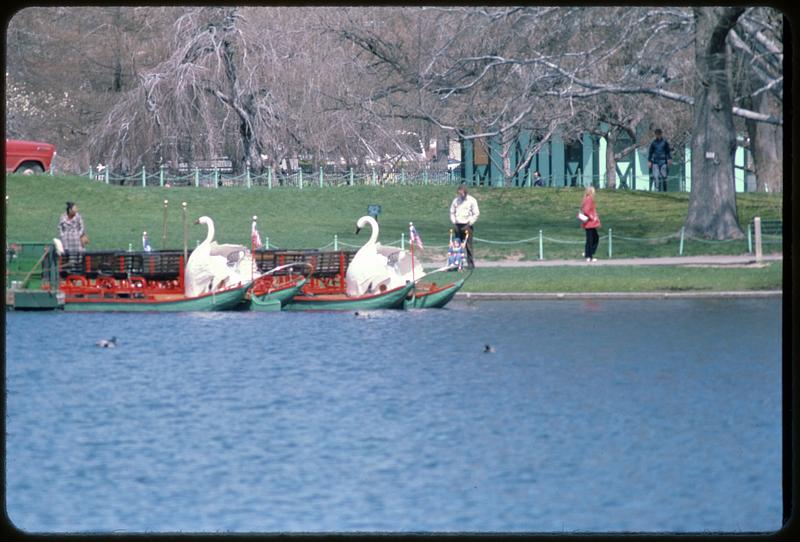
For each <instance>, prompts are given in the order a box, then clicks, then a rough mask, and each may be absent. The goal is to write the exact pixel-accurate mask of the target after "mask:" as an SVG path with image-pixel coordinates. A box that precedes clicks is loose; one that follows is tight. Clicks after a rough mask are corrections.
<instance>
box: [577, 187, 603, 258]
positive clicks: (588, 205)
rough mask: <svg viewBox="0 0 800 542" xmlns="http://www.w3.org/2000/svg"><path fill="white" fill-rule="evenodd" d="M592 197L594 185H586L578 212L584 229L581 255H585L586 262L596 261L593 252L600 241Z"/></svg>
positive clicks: (598, 222)
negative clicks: (583, 244)
mask: <svg viewBox="0 0 800 542" xmlns="http://www.w3.org/2000/svg"><path fill="white" fill-rule="evenodd" d="M594 199H595V191H594V187H593V186H587V187H586V190H585V191H584V193H583V202H581V211H580V212H579V213H578V219H579V220H580V221H581V227H582V228H583V229H584V230H586V247H585V249H584V251H583V255H584V256H585V257H586V261H587V262H596V261H597V258H595V257H594V253H595V252H596V251H597V245H598V244H599V243H600V235H599V234H598V233H597V229H598V228H599V227H600V217H599V216H598V214H597V208H596V204H595V200H594Z"/></svg>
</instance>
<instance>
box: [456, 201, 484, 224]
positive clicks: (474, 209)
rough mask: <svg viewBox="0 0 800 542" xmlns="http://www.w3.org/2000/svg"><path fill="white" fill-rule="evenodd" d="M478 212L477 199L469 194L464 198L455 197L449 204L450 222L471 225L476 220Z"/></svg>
mask: <svg viewBox="0 0 800 542" xmlns="http://www.w3.org/2000/svg"><path fill="white" fill-rule="evenodd" d="M480 214H481V212H480V211H479V210H478V201H477V200H476V199H475V198H473V197H472V196H470V195H469V194H467V196H466V197H465V198H464V199H461V198H458V197H457V198H456V199H454V200H453V203H452V204H451V205H450V222H452V223H453V224H469V225H470V226H472V225H473V224H475V221H476V220H478V216H480Z"/></svg>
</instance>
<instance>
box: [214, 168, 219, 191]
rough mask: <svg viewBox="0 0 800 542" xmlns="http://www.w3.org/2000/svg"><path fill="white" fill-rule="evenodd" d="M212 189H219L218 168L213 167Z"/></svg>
mask: <svg viewBox="0 0 800 542" xmlns="http://www.w3.org/2000/svg"><path fill="white" fill-rule="evenodd" d="M214 188H219V168H218V167H216V166H215V167H214Z"/></svg>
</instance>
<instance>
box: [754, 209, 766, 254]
mask: <svg viewBox="0 0 800 542" xmlns="http://www.w3.org/2000/svg"><path fill="white" fill-rule="evenodd" d="M753 229H754V230H755V233H756V235H755V237H756V263H761V261H762V260H763V259H764V254H763V252H762V251H761V217H760V216H757V217H755V218H754V219H753Z"/></svg>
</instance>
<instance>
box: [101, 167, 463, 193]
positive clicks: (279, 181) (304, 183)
mask: <svg viewBox="0 0 800 542" xmlns="http://www.w3.org/2000/svg"><path fill="white" fill-rule="evenodd" d="M87 176H88V177H89V178H90V179H94V180H97V181H100V182H104V183H106V184H115V185H123V186H132V187H149V186H161V187H164V186H169V187H177V186H186V187H197V188H199V187H205V188H223V187H241V188H252V187H255V186H260V187H267V188H269V189H272V188H299V189H306V188H325V187H339V186H384V185H449V184H458V183H460V182H461V177H460V175H459V174H458V172H456V171H450V170H447V171H433V170H422V171H414V172H411V171H406V170H405V169H401V170H399V171H390V172H384V171H380V170H375V169H372V170H369V171H363V170H361V171H356V170H354V169H350V170H348V171H344V172H334V173H331V172H325V171H324V169H322V168H320V169H319V170H318V171H317V172H313V173H308V172H304V171H303V170H299V171H296V172H293V173H285V172H282V171H279V170H274V169H273V168H271V167H269V168H267V169H266V171H264V172H263V173H260V174H256V173H254V172H251V171H250V170H249V169H248V170H246V171H245V172H244V173H241V174H239V175H236V174H232V173H224V172H223V171H221V170H220V169H219V168H216V169H213V170H207V169H205V170H204V169H199V168H195V169H194V170H193V171H189V172H187V173H179V172H173V171H170V170H168V169H167V168H166V167H161V168H159V169H158V170H157V171H149V172H148V171H147V169H146V168H144V167H143V168H142V170H141V171H140V172H137V173H135V174H127V175H122V174H114V173H112V172H110V171H109V170H108V169H105V170H104V171H102V172H96V171H94V170H91V169H90V170H89V172H88V174H87Z"/></svg>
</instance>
